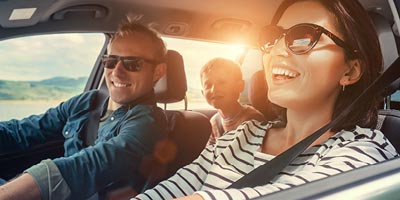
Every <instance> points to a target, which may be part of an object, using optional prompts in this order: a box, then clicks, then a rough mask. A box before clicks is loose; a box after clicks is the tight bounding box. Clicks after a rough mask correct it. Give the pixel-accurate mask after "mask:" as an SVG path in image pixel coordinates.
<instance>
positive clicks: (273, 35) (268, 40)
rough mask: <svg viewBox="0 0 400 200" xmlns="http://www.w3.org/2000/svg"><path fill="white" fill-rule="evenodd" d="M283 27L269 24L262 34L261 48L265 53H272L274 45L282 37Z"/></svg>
mask: <svg viewBox="0 0 400 200" xmlns="http://www.w3.org/2000/svg"><path fill="white" fill-rule="evenodd" d="M283 31H284V30H283V29H282V28H280V27H277V26H267V27H265V28H264V29H263V31H262V32H261V35H260V45H261V50H262V51H263V52H264V53H270V51H271V49H272V47H274V45H275V44H276V43H277V42H278V40H279V39H280V38H281V37H282V34H283Z"/></svg>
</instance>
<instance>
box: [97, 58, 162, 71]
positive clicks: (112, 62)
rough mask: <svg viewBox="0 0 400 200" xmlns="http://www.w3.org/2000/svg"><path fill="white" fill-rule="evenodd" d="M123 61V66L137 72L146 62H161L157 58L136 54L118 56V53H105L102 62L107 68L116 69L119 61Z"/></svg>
mask: <svg viewBox="0 0 400 200" xmlns="http://www.w3.org/2000/svg"><path fill="white" fill-rule="evenodd" d="M119 61H121V62H122V66H123V67H124V68H125V69H126V70H128V71H130V72H137V71H140V69H141V68H142V67H143V64H144V63H145V62H147V63H150V64H152V65H154V66H155V65H158V64H159V63H160V62H158V61H155V60H149V59H145V58H141V57H135V56H116V55H103V58H102V60H101V63H102V64H103V66H104V67H105V68H107V69H114V68H115V66H117V64H118V62H119Z"/></svg>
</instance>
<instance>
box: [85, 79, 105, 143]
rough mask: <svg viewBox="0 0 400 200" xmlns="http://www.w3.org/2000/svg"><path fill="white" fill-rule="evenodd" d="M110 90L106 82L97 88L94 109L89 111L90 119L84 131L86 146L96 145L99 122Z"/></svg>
mask: <svg viewBox="0 0 400 200" xmlns="http://www.w3.org/2000/svg"><path fill="white" fill-rule="evenodd" d="M108 96H109V95H108V90H107V86H106V84H105V83H102V84H101V86H100V89H98V90H97V93H96V95H95V99H94V102H93V104H92V105H91V106H92V109H91V111H90V113H89V117H88V119H87V120H88V121H87V123H86V126H85V129H86V131H85V132H83V133H84V134H85V135H84V136H83V139H84V143H85V146H92V145H94V141H95V140H96V138H97V134H98V132H99V123H100V117H101V115H102V114H103V111H104V107H103V104H104V102H105V101H106V100H107V98H108Z"/></svg>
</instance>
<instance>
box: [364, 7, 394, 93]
mask: <svg viewBox="0 0 400 200" xmlns="http://www.w3.org/2000/svg"><path fill="white" fill-rule="evenodd" d="M369 16H370V17H371V19H372V21H373V23H374V25H375V31H376V33H377V35H378V39H379V44H380V47H381V50H382V56H383V67H384V70H386V69H387V68H388V67H389V65H390V64H392V63H393V62H394V61H395V60H396V58H397V57H398V56H399V54H398V51H397V46H396V40H395V36H394V34H393V30H392V26H391V25H390V23H389V22H388V21H387V20H386V19H385V17H384V16H382V15H380V14H377V13H375V12H369ZM399 87H400V80H397V81H395V82H394V83H392V84H391V85H389V86H388V87H386V88H385V90H384V92H383V94H382V95H383V96H384V97H385V96H389V95H391V94H392V93H394V92H395V91H396V90H398V89H399Z"/></svg>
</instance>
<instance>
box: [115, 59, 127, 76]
mask: <svg viewBox="0 0 400 200" xmlns="http://www.w3.org/2000/svg"><path fill="white" fill-rule="evenodd" d="M113 73H125V67H124V63H123V62H122V60H118V62H117V64H116V65H115V68H114V70H113Z"/></svg>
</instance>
